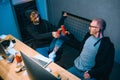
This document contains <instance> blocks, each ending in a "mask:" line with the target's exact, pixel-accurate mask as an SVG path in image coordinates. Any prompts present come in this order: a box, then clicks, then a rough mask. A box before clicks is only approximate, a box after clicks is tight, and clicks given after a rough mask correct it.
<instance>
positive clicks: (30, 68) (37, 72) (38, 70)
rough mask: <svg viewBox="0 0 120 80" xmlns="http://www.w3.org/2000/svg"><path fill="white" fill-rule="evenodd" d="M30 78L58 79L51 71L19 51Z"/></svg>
mask: <svg viewBox="0 0 120 80" xmlns="http://www.w3.org/2000/svg"><path fill="white" fill-rule="evenodd" d="M20 53H21V56H22V59H23V62H24V64H25V66H26V68H27V73H28V76H29V77H30V79H31V80H59V79H58V78H56V77H55V76H54V75H53V74H52V73H50V72H48V71H47V70H46V69H45V68H43V67H42V66H41V65H40V64H39V63H38V62H37V61H36V60H34V59H33V58H31V57H29V56H27V55H26V54H24V53H23V52H20Z"/></svg>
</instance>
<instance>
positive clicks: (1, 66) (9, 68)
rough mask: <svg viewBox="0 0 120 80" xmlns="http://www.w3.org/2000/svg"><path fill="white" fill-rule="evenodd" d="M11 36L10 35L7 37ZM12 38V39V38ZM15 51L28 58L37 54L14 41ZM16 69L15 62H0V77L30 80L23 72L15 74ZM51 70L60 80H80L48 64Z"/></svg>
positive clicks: (9, 79) (5, 79)
mask: <svg viewBox="0 0 120 80" xmlns="http://www.w3.org/2000/svg"><path fill="white" fill-rule="evenodd" d="M9 36H11V35H9ZM13 38H14V37H13ZM15 40H16V44H15V49H16V50H18V51H22V52H23V53H26V54H27V55H29V56H30V57H32V56H35V55H36V54H39V53H38V52H36V51H35V50H33V49H32V48H30V47H29V46H27V45H25V44H24V43H23V42H21V41H19V40H18V39H16V38H15ZM15 67H16V61H15V60H14V61H13V63H10V64H8V63H6V61H5V60H2V61H0V76H1V77H2V78H3V79H4V80H30V79H29V76H28V75H24V71H22V72H19V73H16V72H15V70H14V69H15ZM47 67H48V68H50V69H51V70H52V72H53V73H54V72H57V73H59V74H60V76H61V77H62V80H80V79H79V78H77V77H76V76H74V75H72V74H71V73H69V72H68V71H66V70H65V69H63V68H62V67H60V66H59V65H57V64H55V63H53V62H52V63H50V64H49V65H48V66H47Z"/></svg>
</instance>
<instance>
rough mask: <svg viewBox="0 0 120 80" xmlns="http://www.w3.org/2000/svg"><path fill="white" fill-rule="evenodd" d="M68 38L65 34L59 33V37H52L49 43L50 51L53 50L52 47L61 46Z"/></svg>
mask: <svg viewBox="0 0 120 80" xmlns="http://www.w3.org/2000/svg"><path fill="white" fill-rule="evenodd" d="M66 40H69V38H68V37H67V36H63V35H61V36H60V38H54V39H53V40H52V42H51V44H50V47H49V48H50V51H53V49H54V47H55V46H57V47H58V49H59V48H60V47H61V46H62V44H63V43H64V41H66Z"/></svg>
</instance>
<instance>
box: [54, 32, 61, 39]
mask: <svg viewBox="0 0 120 80" xmlns="http://www.w3.org/2000/svg"><path fill="white" fill-rule="evenodd" d="M52 36H53V37H54V38H59V37H60V34H59V33H58V32H52Z"/></svg>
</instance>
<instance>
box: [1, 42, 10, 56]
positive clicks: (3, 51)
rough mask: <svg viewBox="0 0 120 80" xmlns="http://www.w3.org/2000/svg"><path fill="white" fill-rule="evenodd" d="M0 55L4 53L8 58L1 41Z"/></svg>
mask: <svg viewBox="0 0 120 80" xmlns="http://www.w3.org/2000/svg"><path fill="white" fill-rule="evenodd" d="M0 55H2V56H3V57H4V58H8V56H7V53H6V51H5V48H4V46H3V45H2V44H1V43H0Z"/></svg>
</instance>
